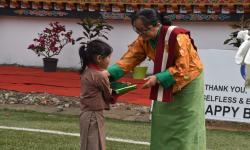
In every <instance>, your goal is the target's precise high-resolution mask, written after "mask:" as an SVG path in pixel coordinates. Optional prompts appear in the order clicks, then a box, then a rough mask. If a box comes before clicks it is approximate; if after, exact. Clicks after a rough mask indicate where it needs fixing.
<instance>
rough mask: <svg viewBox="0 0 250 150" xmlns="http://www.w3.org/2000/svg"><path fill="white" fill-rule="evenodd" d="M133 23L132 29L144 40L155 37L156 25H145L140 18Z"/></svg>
mask: <svg viewBox="0 0 250 150" xmlns="http://www.w3.org/2000/svg"><path fill="white" fill-rule="evenodd" d="M133 25H134V26H133V29H134V31H135V32H136V33H137V34H139V35H141V36H142V38H143V39H144V40H149V39H153V38H155V37H156V34H157V29H158V28H157V27H156V26H152V25H149V26H145V25H144V24H143V21H142V20H141V19H140V18H138V19H136V20H135V21H134V24H133Z"/></svg>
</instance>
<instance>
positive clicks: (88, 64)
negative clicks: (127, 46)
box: [79, 40, 114, 150]
mask: <svg viewBox="0 0 250 150" xmlns="http://www.w3.org/2000/svg"><path fill="white" fill-rule="evenodd" d="M111 53H112V48H111V47H110V46H109V45H108V44H107V43H105V42H103V41H101V40H93V41H91V42H89V43H88V44H87V47H85V46H81V47H80V49H79V55H80V59H81V65H82V68H81V71H80V74H81V95H80V108H81V114H80V137H81V150H105V149H106V146H105V132H104V116H103V110H104V109H109V104H110V103H113V102H114V98H113V97H112V95H111V89H110V83H109V80H108V77H107V76H104V74H103V73H102V71H103V70H105V69H107V67H108V65H109V62H110V56H111Z"/></svg>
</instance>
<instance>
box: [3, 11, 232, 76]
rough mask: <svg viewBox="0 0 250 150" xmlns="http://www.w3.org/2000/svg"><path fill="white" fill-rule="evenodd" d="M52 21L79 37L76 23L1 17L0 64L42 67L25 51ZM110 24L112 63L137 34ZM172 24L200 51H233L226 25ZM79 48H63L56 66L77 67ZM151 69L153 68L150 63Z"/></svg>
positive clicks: (117, 23)
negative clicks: (187, 34) (183, 30)
mask: <svg viewBox="0 0 250 150" xmlns="http://www.w3.org/2000/svg"><path fill="white" fill-rule="evenodd" d="M51 21H59V22H61V23H62V24H65V25H66V29H70V30H73V37H74V38H77V37H79V36H81V34H82V30H81V26H79V25H77V24H76V22H78V21H79V19H56V18H37V17H10V16H0V64H14V63H16V64H20V65H25V66H42V59H41V58H39V57H37V56H36V55H35V53H33V52H32V51H31V50H28V49H27V47H28V45H29V44H31V43H32V40H33V38H35V37H37V33H38V32H41V31H42V30H43V29H44V27H45V26H48V23H49V22H51ZM110 23H111V25H113V27H114V30H112V32H110V35H109V41H108V43H109V44H110V45H111V46H112V47H113V48H114V53H113V57H112V63H114V62H115V61H116V60H117V59H119V58H120V57H121V55H122V54H123V53H124V52H125V51H126V49H127V46H128V45H129V44H130V43H131V42H132V41H133V40H134V39H135V37H136V34H135V32H134V31H133V30H132V28H131V26H130V22H129V21H117V20H114V21H110ZM174 24H175V25H178V26H181V27H184V28H187V29H188V30H190V31H191V35H192V37H193V39H194V40H195V43H196V45H197V47H198V48H199V49H233V48H232V47H230V46H226V45H223V42H224V40H225V39H226V38H227V37H228V35H229V34H230V33H231V32H232V29H231V28H230V27H229V26H228V24H229V23H222V22H211V23H209V22H176V23H174ZM78 47H79V44H76V45H74V46H67V47H65V48H64V49H63V51H62V53H61V55H60V56H58V58H59V62H58V66H59V67H73V68H77V67H79V66H80V64H79V58H78ZM146 63H147V62H146ZM150 66H152V64H151V63H150ZM150 68H152V67H150ZM149 70H152V69H149ZM149 72H151V71H149Z"/></svg>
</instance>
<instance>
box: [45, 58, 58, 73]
mask: <svg viewBox="0 0 250 150" xmlns="http://www.w3.org/2000/svg"><path fill="white" fill-rule="evenodd" d="M57 62H58V59H57V58H43V70H44V72H56V69H57Z"/></svg>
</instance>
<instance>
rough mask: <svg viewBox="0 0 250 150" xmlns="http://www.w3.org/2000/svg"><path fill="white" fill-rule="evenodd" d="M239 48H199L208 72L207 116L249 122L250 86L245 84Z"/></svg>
mask: <svg viewBox="0 0 250 150" xmlns="http://www.w3.org/2000/svg"><path fill="white" fill-rule="evenodd" d="M235 53H236V50H235V51H234V50H216V49H206V50H199V55H200V56H201V59H202V61H203V64H204V68H205V70H204V72H205V102H206V107H205V114H206V118H207V119H215V120H225V121H237V122H247V123H250V89H246V88H245V86H244V79H243V77H242V71H241V69H240V68H241V66H240V65H237V64H235V62H234V56H235Z"/></svg>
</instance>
